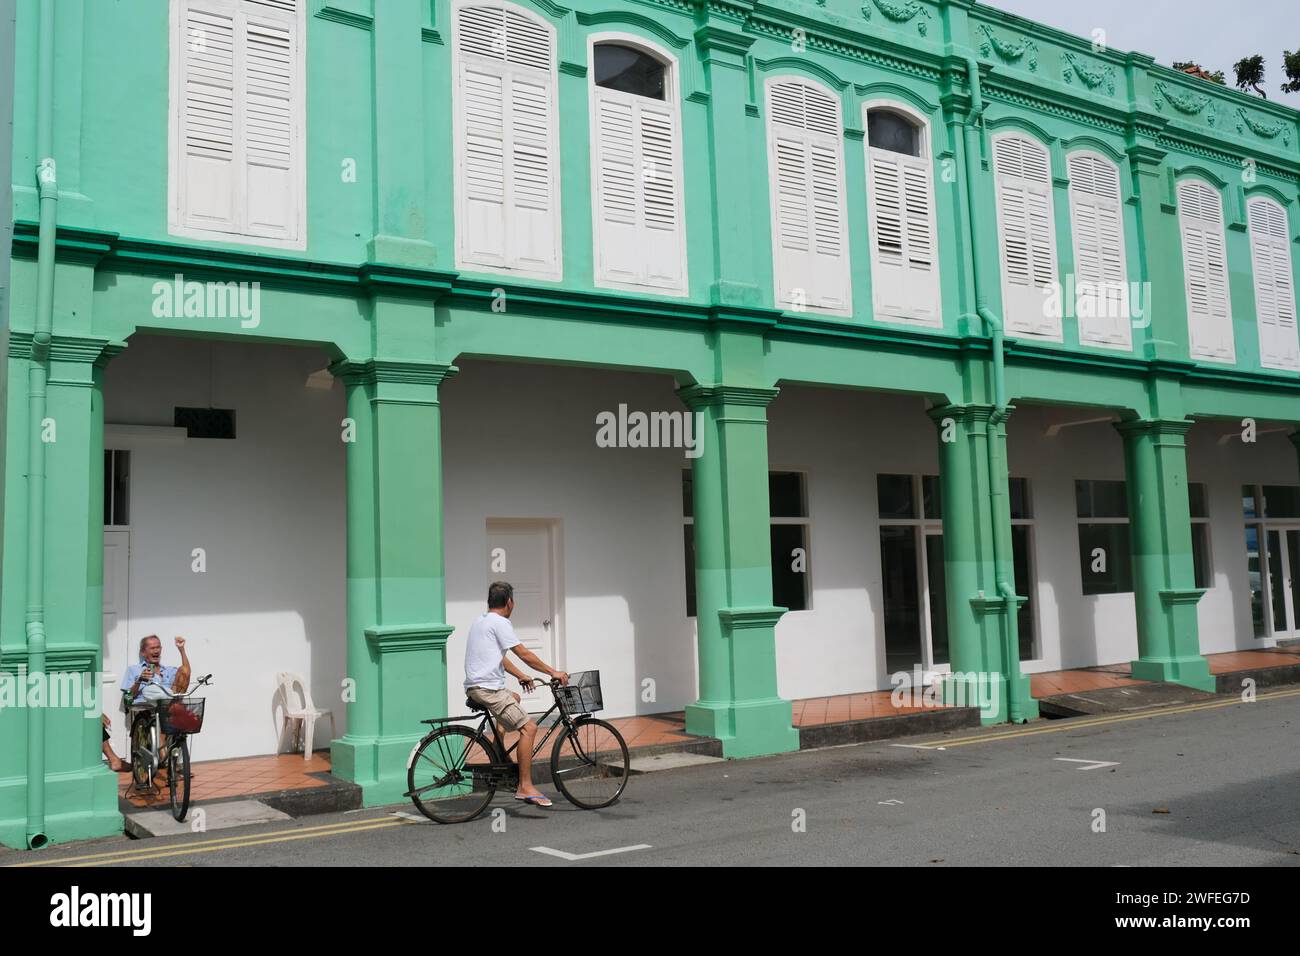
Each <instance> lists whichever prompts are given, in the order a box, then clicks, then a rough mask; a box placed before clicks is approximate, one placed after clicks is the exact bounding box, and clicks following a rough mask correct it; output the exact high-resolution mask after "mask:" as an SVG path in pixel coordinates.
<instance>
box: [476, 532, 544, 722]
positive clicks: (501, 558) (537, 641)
mask: <svg viewBox="0 0 1300 956" xmlns="http://www.w3.org/2000/svg"><path fill="white" fill-rule="evenodd" d="M487 541H488V563H487V569H488V576H487V582H486V583H487V584H490V583H491V582H493V581H508V582H509V583H510V584H511V585H512V586H513V587H514V589H515V611H514V614H513V615H511V618H510V623H511V624H513V625H514V628H515V634H516V635H517V636H518V637H519V640H520V641H522V642H523V644H524V646H525V647H527V648H528V649H529V650H530V651H532V652H533V653H534V654H536V655H537V656H538V657H540V658H541V659H542V660H543V661H545V662H546V663H547V664H550V665H551V666H552V667H559V666H560V665H559V661H558V659H557V658H558V654H557V648H558V646H559V642H558V641H557V640H556V630H557V628H556V624H555V591H554V581H555V575H554V573H553V572H554V569H553V567H552V560H553V531H552V528H551V525H550V524H549V523H547V522H543V521H496V520H490V521H488V524H487ZM483 590H484V592H485V593H486V591H487V587H486V586H484V588H483ZM515 663H518V661H517V660H515ZM522 670H523V671H524V672H525V673H529V672H530V671H529V669H528V668H526V667H524V668H522ZM506 686H507V687H508V688H509V689H510V690H512V691H514V692H516V693H520V690H519V683H518V681H516V680H515V679H514V678H513V677H511V676H510V675H509V674H507V675H506ZM523 697H524V709H525V710H527V711H529V712H530V713H540V712H542V711H544V710H546V709H547V708H548V707H550V705H551V702H552V697H551V692H550V691H549V690H546V689H544V688H539V689H535V690H534V691H533V692H532V694H525V695H523Z"/></svg>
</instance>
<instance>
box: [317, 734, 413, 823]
mask: <svg viewBox="0 0 1300 956" xmlns="http://www.w3.org/2000/svg"><path fill="white" fill-rule="evenodd" d="M423 736H424V735H423V734H418V733H417V734H409V735H407V734H403V735H401V736H393V737H353V736H351V735H349V734H345V735H343V736H342V737H340V738H339V739H338V740H332V741H330V772H331V773H332V774H333V775H334V776H336V777H339V778H340V779H343V780H350V781H351V782H352V783H355V784H356V785H357V786H359V787H360V788H361V802H362V804H363V805H364V806H367V807H378V806H383V805H385V804H389V803H402V802H404V801H405V800H407V799H408V798H407V797H405V796H404V794H405V793H406V790H407V783H406V764H407V760H408V758H409V757H410V756H411V751H412V750H414V749H415V746H416V744H418V743H419V742H420V740H421V739H423Z"/></svg>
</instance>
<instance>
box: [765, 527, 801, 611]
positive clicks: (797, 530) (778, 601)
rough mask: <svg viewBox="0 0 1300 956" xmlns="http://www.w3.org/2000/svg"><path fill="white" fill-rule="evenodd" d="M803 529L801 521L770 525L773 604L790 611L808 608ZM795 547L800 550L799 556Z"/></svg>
mask: <svg viewBox="0 0 1300 956" xmlns="http://www.w3.org/2000/svg"><path fill="white" fill-rule="evenodd" d="M805 531H806V527H805V526H804V525H801V524H774V525H772V603H773V604H775V605H776V606H777V607H785V608H789V609H790V610H791V611H805V610H807V609H808V588H807V582H808V573H807V567H808V549H807V544H806V542H805V538H804V532H805ZM796 549H799V550H800V553H799V554H798V555H796V554H795V550H796ZM798 568H802V569H803V570H796V569H798Z"/></svg>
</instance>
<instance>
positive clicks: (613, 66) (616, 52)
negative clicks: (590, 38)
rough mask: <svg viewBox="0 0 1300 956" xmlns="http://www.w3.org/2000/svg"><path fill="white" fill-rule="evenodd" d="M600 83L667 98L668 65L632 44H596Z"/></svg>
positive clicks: (616, 88)
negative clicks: (666, 71)
mask: <svg viewBox="0 0 1300 956" xmlns="http://www.w3.org/2000/svg"><path fill="white" fill-rule="evenodd" d="M595 60H596V85H597V86H603V87H605V88H606V89H608V90H618V91H619V92H620V93H632V94H635V95H636V96H648V97H649V98H650V99H654V100H662V99H663V98H664V65H663V64H662V63H660V62H659V61H658V60H656V59H655V58H654V57H652V56H650V55H649V54H646V53H642V52H641V51H640V50H636V49H633V48H632V47H630V46H621V45H620V44H617V43H602V44H600V45H599V46H597V47H596V53H595Z"/></svg>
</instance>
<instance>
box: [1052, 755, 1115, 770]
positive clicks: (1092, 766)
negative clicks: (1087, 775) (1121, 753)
mask: <svg viewBox="0 0 1300 956" xmlns="http://www.w3.org/2000/svg"><path fill="white" fill-rule="evenodd" d="M1052 759H1053V760H1059V761H1061V762H1062V763H1080V764H1083V763H1086V764H1087V765H1088V766H1086V767H1075V768H1074V769H1075V770H1100V769H1101V768H1102V767H1118V766H1119V761H1118V760H1080V759H1079V758H1078V757H1053V758H1052Z"/></svg>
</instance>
